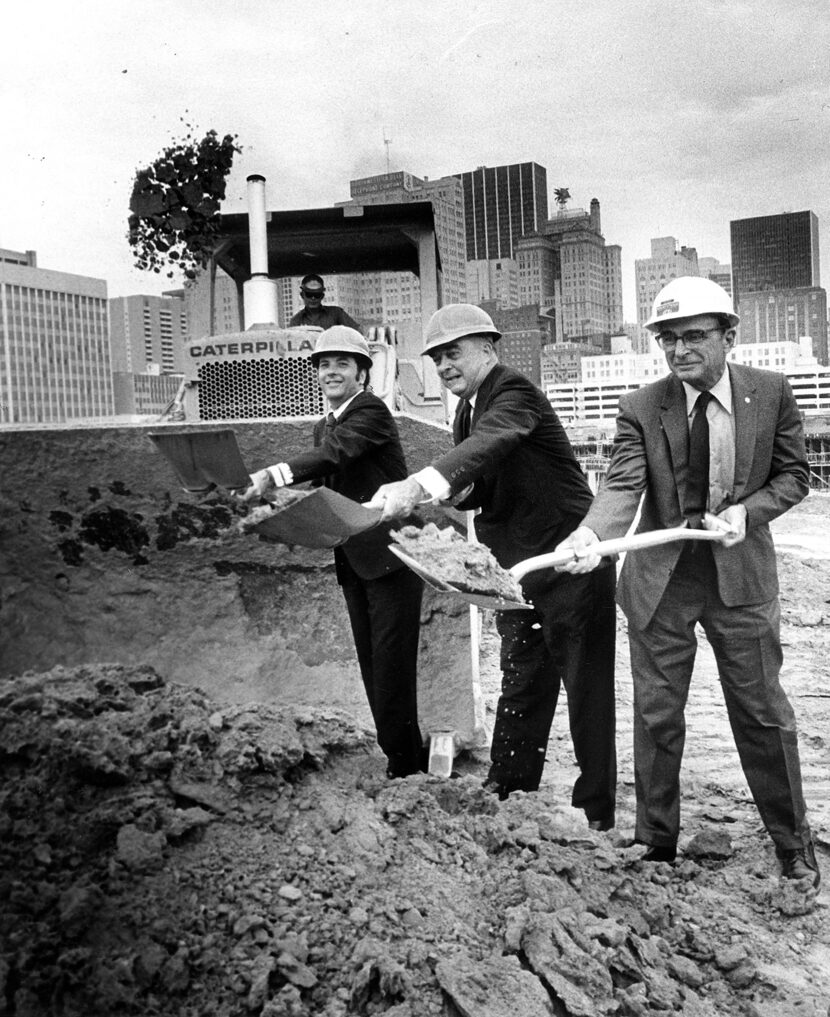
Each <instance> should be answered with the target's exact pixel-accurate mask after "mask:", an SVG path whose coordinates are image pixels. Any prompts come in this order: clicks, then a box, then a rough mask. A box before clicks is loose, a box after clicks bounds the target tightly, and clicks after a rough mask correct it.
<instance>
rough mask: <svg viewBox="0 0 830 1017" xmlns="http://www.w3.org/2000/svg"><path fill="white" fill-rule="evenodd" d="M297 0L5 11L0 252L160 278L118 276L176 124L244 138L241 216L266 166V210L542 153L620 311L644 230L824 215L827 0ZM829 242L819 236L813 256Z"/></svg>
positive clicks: (239, 162)
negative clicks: (619, 286)
mask: <svg viewBox="0 0 830 1017" xmlns="http://www.w3.org/2000/svg"><path fill="white" fill-rule="evenodd" d="M306 10H307V8H305V7H304V6H303V5H300V4H298V3H296V2H294V0H287V2H284V3H281V4H279V5H263V4H261V3H256V2H253V0H247V2H246V0H243V2H241V3H239V4H238V5H235V6H234V8H233V10H232V11H229V9H228V8H227V6H226V5H222V6H220V5H219V4H218V3H216V2H215V0H207V2H204V3H200V4H198V5H197V4H195V3H190V2H185V3H183V4H181V5H176V6H175V7H171V6H170V5H167V4H163V3H161V2H160V0H146V2H140V3H139V4H137V5H133V6H132V7H130V8H129V9H128V8H127V7H126V6H122V5H112V4H105V3H102V2H98V0H85V2H81V3H80V4H79V5H75V6H73V7H71V8H65V7H62V6H59V5H48V10H47V17H46V18H44V16H43V11H42V9H40V8H38V9H36V8H31V7H30V8H23V7H20V6H19V5H18V7H16V8H14V9H13V11H12V13H11V16H10V28H9V34H8V38H9V39H10V41H12V42H13V45H10V46H9V47H8V55H7V60H6V67H5V70H6V75H5V79H6V80H5V84H4V89H3V92H2V98H0V101H1V102H2V109H3V116H4V122H5V125H6V128H7V134H8V136H9V137H10V138H11V140H12V144H11V145H9V146H8V150H7V152H6V153H5V155H6V157H5V158H4V160H3V164H2V167H0V185H2V186H0V194H2V198H0V246H1V247H6V248H10V249H13V250H26V249H34V250H37V251H38V259H39V264H40V265H42V266H43V267H45V268H51V269H55V270H61V271H71V272H75V273H78V274H81V275H88V276H92V277H96V278H102V279H104V280H105V281H106V282H107V284H108V293H109V295H110V296H126V295H129V294H133V293H149V294H156V295H158V294H160V293H161V292H162V291H163V290H165V289H169V288H171V287H173V286H175V285H178V284H179V283H180V280H179V279H172V280H169V279H167V278H166V277H164V276H156V275H153V274H152V273H143V272H140V271H139V270H138V269H134V268H133V267H132V257H131V252H130V250H129V247H128V245H127V242H126V237H125V233H126V219H127V213H128V209H127V205H128V202H129V195H130V191H131V186H132V180H133V177H134V174H135V171H136V169H137V168H139V166H142V165H147V164H148V163H149V162H151V161H152V160H153V159H154V158H155V157H156V156H157V155H158V154H159V152H160V151H161V149H162V148H163V147H164V146H165V145H166V144H169V143H170V142H171V140H173V139H174V138H175V137H177V136H178V137H180V136H182V134H184V133H185V131H186V128H185V126H184V124H185V122H186V123H189V124H192V126H193V131H194V133H197V134H200V135H201V134H202V133H204V132H205V131H206V130H208V129H216V130H217V131H218V132H220V133H225V132H230V133H235V134H236V135H237V136H238V141H239V143H240V144H241V145H242V146H243V147H244V151H243V152H242V153H241V155H238V156H237V158H236V161H235V166H234V169H233V171H232V174H231V177H230V178H229V181H228V199H227V201H226V203H225V205H224V207H223V210H224V211H227V212H239V211H244V210H245V178H246V176H247V175H248V174H249V173H252V172H259V173H262V174H263V175H264V176H266V178H267V181H268V184H267V203H268V207H269V209H290V208H295V209H296V208H306V207H307V208H313V207H326V206H331V205H333V204H334V203H336V202H340V201H344V200H347V199H348V196H349V195H348V186H349V181H350V180H352V179H358V178H361V177H365V176H370V175H373V174H377V173H383V172H384V171H385V170H386V169H391V170H404V171H407V172H410V173H413V174H415V175H417V176H422V177H429V178H430V179H431V178H435V177H440V176H445V175H450V174H455V173H462V172H469V171H472V170H475V169H476V168H477V167H478V166H483V165H486V166H498V165H508V164H513V163H519V162H527V161H532V162H537V163H538V164H539V165H541V166H544V167H545V169H546V170H547V177H548V188H549V192H550V193H549V195H548V199H549V201H551V199H552V197H553V194H552V192H553V189H554V188H556V187H568V188H569V189H570V192H571V195H572V202H571V206H572V207H582V208H585V209H587V208H588V207H589V204H590V201H591V199H592V198H598V199H599V200H600V202H601V203H602V208H603V234H604V236H605V238H606V241H607V242H608V243H610V244H619V245H620V246H621V248H622V264H623V302H624V310H625V318H626V320H627V321H634V320H636V291H635V284H634V261H635V260H636V259H637V258H642V257H647V256H648V252H649V246H650V240H651V238H653V237H660V236H674V237H676V238H677V240H678V243H679V244H682V245H687V246H691V247H695V248H696V249H697V251H698V254H699V256H701V257H715V258H717V259H718V260H719V261H721V262H724V263H728V262H729V260H730V249H729V223H730V221H731V220H733V219H740V218H745V217H750V216H759V215H771V214H777V213H780V212H791V211H801V210H805V209H810V210H811V211H813V212H815V213H816V215H817V216H818V219H819V226H820V229H821V226H822V225H824V224H826V221H827V218H828V211H829V210H830V209H829V206H828V200H830V199H828V194H827V189H826V183H825V181H826V179H827V176H828V161H830V156H829V155H828V151H827V147H826V145H825V144H823V143H822V141H821V139H822V138H824V137H826V136H827V119H828V114H830V103H828V102H827V98H826V96H827V85H828V79H829V78H830V72H828V67H827V61H826V59H824V58H822V56H821V54H822V53H826V51H827V42H828V41H830V25H828V19H827V18H826V7H825V5H824V3H819V2H813V0H806V2H799V3H796V4H794V5H790V6H788V8H787V10H786V11H784V10H782V9H781V8H780V5H776V4H774V3H772V2H771V0H765V2H761V3H760V4H755V5H752V6H751V7H750V6H749V5H746V4H743V3H738V2H733V3H729V4H723V3H715V2H714V0H702V2H699V3H694V4H686V5H683V6H680V5H677V6H675V5H667V4H665V3H661V4H659V5H658V4H656V3H648V2H647V3H640V4H632V3H624V4H617V3H611V2H610V0H608V2H604V0H603V2H598V3H595V4H593V5H580V4H577V3H576V2H572V0H565V2H560V3H557V4H555V5H549V4H543V3H540V2H535V0H531V2H529V3H528V4H526V5H523V7H522V9H521V16H517V14H516V13H515V11H514V9H513V8H512V7H509V6H508V5H506V4H504V3H501V2H495V0H490V2H484V3H477V4H474V5H469V4H462V3H460V2H452V0H451V2H447V3H443V4H442V5H440V7H438V6H437V5H436V6H433V5H430V4H426V5H422V6H420V7H414V6H412V5H406V6H403V5H383V4H380V3H376V2H374V0H367V2H364V3H361V4H358V5H348V4H346V3H345V2H342V0H333V2H331V3H330V4H328V5H326V8H325V12H324V14H325V16H323V17H320V18H317V19H316V20H313V19H309V18H308V17H307V16H304V13H305V12H306ZM528 22H531V27H532V31H529V30H528ZM805 38H809V39H810V46H809V47H805V46H804V39H805ZM664 68H671V72H670V73H668V72H666V71H665V70H664ZM341 69H347V70H348V73H341ZM827 244H828V239H827V230H826V229H825V230H824V231H823V235H822V243H821V248H822V249H821V254H822V256H823V260H824V262H825V265H827V264H828V257H830V255H828V249H827Z"/></svg>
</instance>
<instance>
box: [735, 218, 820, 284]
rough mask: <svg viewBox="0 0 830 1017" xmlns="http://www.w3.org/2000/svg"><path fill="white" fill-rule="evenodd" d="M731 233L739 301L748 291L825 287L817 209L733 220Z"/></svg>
mask: <svg viewBox="0 0 830 1017" xmlns="http://www.w3.org/2000/svg"><path fill="white" fill-rule="evenodd" d="M729 234H730V239H731V244H732V285H733V294H732V295H733V297H734V299H735V302H736V303H737V302H738V301H740V299H741V297H742V296H743V294H744V293H759V292H761V291H762V290H786V289H791V288H794V287H798V288H802V287H805V286H821V278H820V275H821V273H820V271H819V249H818V219H817V217H816V214H815V213H814V212H810V211H805V212H783V213H781V214H780V215H760V216H755V217H753V218H751V219H733V220H732V222H730V224H729Z"/></svg>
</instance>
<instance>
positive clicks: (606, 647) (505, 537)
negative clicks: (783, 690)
mask: <svg viewBox="0 0 830 1017" xmlns="http://www.w3.org/2000/svg"><path fill="white" fill-rule="evenodd" d="M499 338H500V333H499V332H498V330H497V329H496V328H495V326H494V325H493V322H492V319H491V318H490V317H489V315H487V314H486V313H485V312H484V311H483V310H482V309H481V308H480V307H476V306H475V305H473V304H449V305H447V306H445V307H442V308H440V309H439V310H438V311H436V312H435V314H434V315H433V316H432V318H431V320H430V322H429V324H428V326H427V330H426V343H425V348H424V354H425V355H427V356H429V357H431V358H432V360H433V361H434V363H435V366H436V368H437V370H438V375H439V377H440V379H441V381H442V383H443V384H444V385H445V386H446V388H447V389H449V391H450V392H452V393H453V395H455V396H457V397H458V399H459V403H458V407H457V412H456V417H455V422H454V425H453V438H454V440H455V443H456V444H455V447H454V448H453V449H452V451H450V452H448V453H447V454H446V455H443V456H441V457H440V458H439V459H437V460H436V461H435V462H434V463H432V465H431V466H429V467H427V468H426V469H424V470H421V471H420V472H418V473H416V474H414V475H412V476H411V477H409V478H407V479H406V480H405V481H402V482H400V483H396V484H388V485H385V486H383V487H381V488H380V490H379V491H378V493H377V495H376V496H375V499H373V500H374V501H375V503H376V504H383V505H384V518H385V519H394V518H396V517H397V516H400V515H403V514H405V513H406V512H409V511H411V509H412V507H413V506H414V505H415V504H417V503H418V502H419V501H422V500H423V499H424V498H428V497H433V498H435V499H437V500H443V501H447V500H451V501H452V502H453V504H455V505H457V507H459V508H462V509H478V510H479V512H478V515H477V516H476V519H475V530H476V536H477V537H478V539H479V540H480V541H481V542H482V543H483V544H486V545H487V546H488V547H489V548H490V549H491V550H492V552H493V554H494V556H495V557H496V559H497V561H498V562H499V563H500V564H501V565H502V566H504V567H505V568H509V567H510V566H511V565H514V564H515V563H516V562H517V561H520V560H522V559H524V558H529V557H533V556H535V555H538V554H543V553H545V552H546V551H552V550H553V549H554V547H555V546H556V545H557V543H558V542H559V541H561V540H562V538H563V537H564V536H565V534H566V533H569V532H570V530H571V529H572V528H573V526H574V525H575V523H576V522H577V521H578V520H579V519H581V518H582V516H583V515H584V514H585V512H586V511H587V509H588V506H589V505H590V504H591V490H590V488H589V486H588V482H587V480H586V479H585V475H584V474H583V472H582V470H581V469H580V467H579V464H578V463H577V461H576V458H575V456H574V453H573V449H572V448H571V444H570V442H569V441H568V438H567V435H566V434H565V430H564V428H563V427H562V425H561V423H560V422H559V419H558V417H557V416H556V414H555V413H554V411H553V409H552V408H551V405H550V402H549V401H548V400H547V398H546V397H545V395H544V393H542V392H541V391H540V390H539V389H538V388H537V387H536V386H535V385H533V384H532V382H530V381H528V379H527V378H525V377H524V376H523V375H521V374H519V373H518V372H517V371H514V370H511V369H510V368H508V367H504V366H503V365H501V364H499V362H498V357H497V356H496V342H497V340H498V339H499ZM614 578H615V576H614V570H613V568H612V567H610V565H609V566H606V567H605V568H603V569H600V570H598V571H597V572H596V573H594V574H592V575H586V576H566V575H562V574H557V573H556V572H555V571H554V570H553V569H546V570H542V571H538V572H534V573H531V574H530V575H529V576H528V577H527V578H526V579H525V580H524V581H523V583H522V585H523V589H524V593H525V597H526V599H527V600H529V601H531V602H532V604H533V610H532V611H499V612H497V614H496V625H497V627H498V631H499V635H500V636H501V665H502V675H503V680H502V691H501V696H500V698H499V702H498V708H497V712H496V723H495V730H494V732H493V745H492V749H491V767H490V772H489V775H488V778H487V782H486V786H487V787H488V788H490V789H492V790H493V791H494V792H496V793H498V794H499V796H500V797H501V798H505V797H507V795H508V794H510V793H511V792H512V791H535V790H536V789H537V788H538V787H539V783H540V780H541V777H542V770H543V767H544V763H545V753H546V750H547V744H548V738H549V735H550V728H551V723H552V721H553V716H554V711H555V709H556V703H557V699H558V696H559V691H560V686H561V685H562V684H564V686H565V690H566V693H567V699H568V711H569V719H570V728H571V736H572V738H573V745H574V752H575V755H576V759H577V762H578V764H579V768H580V771H581V772H580V776H579V777H578V779H577V781H576V784H575V786H574V789H573V795H572V804H573V805H574V806H575V807H577V808H581V809H583V810H584V811H585V814H586V816H587V818H588V821H589V823H590V825H591V826H592V827H593V828H594V829H598V830H607V829H610V828H611V827H613V825H614V811H615V802H616V748H615V711H614V642H615V609H614V595H613V588H614ZM586 579H587V580H588V582H584V581H583V580H586Z"/></svg>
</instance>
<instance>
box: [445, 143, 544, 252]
mask: <svg viewBox="0 0 830 1017" xmlns="http://www.w3.org/2000/svg"><path fill="white" fill-rule="evenodd" d="M456 176H457V177H458V178H459V180H460V181H461V184H462V187H463V194H464V218H465V222H466V234H467V261H494V260H496V259H500V258H512V257H513V252H514V248H515V245H516V242H517V241H518V240H519V238H520V237H523V236H524V235H525V234H527V233H533V232H535V231H536V230H539V229H541V228H542V225H543V224H544V222H545V220H546V219H547V217H548V182H547V171H546V170H545V168H544V167H543V166H539V165H538V164H537V163H535V162H521V163H514V164H512V165H510V166H495V167H488V166H479V167H478V169H475V170H472V171H470V172H468V173H457V174H456Z"/></svg>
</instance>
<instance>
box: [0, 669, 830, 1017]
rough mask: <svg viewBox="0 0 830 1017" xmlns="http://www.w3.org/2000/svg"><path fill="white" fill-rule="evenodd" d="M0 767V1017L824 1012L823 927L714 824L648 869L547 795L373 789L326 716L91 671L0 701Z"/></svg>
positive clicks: (744, 839) (730, 825) (12, 688)
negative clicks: (679, 855)
mask: <svg viewBox="0 0 830 1017" xmlns="http://www.w3.org/2000/svg"><path fill="white" fill-rule="evenodd" d="M458 765H459V766H460V767H462V768H463V760H462V761H459V764H458ZM0 768H1V769H2V778H3V779H2V791H0V873H1V874H0V902H2V904H1V906H0V916H1V917H0V1007H5V1009H4V1011H3V1012H4V1013H7V1014H10V1015H15V1017H36V1015H41V1014H43V1015H47V1014H49V1015H52V1014H54V1015H57V1014H60V1015H63V1017H75V1015H78V1017H81V1015H83V1017H93V1015H102V1017H103V1015H112V1014H141V1015H156V1014H158V1015H162V1014H163V1015H165V1017H177V1015H193V1017H196V1015H199V1017H206V1015H217V1017H218V1015H222V1017H228V1015H240V1017H242V1015H251V1014H254V1015H264V1017H277V1015H289V1017H290V1015H294V1017H306V1015H309V1017H310V1015H312V1014H314V1015H318V1014H319V1015H324V1017H345V1015H349V1014H366V1015H369V1014H386V1015H388V1017H423V1015H427V1017H428V1015H436V1017H438V1015H446V1017H452V1015H459V1014H461V1015H465V1017H506V1015H510V1017H517V1015H522V1017H534V1015H537V1014H539V1015H544V1014H550V1015H558V1017H562V1015H571V1017H596V1015H605V1014H609V1015H610V1014H614V1015H622V1017H645V1015H651V1014H655V1013H666V1014H668V1013H679V1014H684V1015H692V1017H694V1015H701V1017H703V1015H707V1017H708V1015H719V1014H735V1015H737V1014H741V1015H752V1017H773V1015H775V1017H789V1015H795V1014H799V1015H802V1017H804V1015H811V1017H812V1015H817V1014H819V1013H822V1014H826V1012H827V1008H826V1001H827V998H828V994H830V973H828V972H827V969H826V965H822V963H821V958H820V956H819V954H818V952H817V950H818V946H817V944H818V943H819V942H823V943H824V949H825V951H826V948H827V938H826V937H827V923H826V917H825V916H824V915H823V913H822V911H821V909H817V908H816V898H815V894H814V893H808V892H805V890H804V889H803V888H800V887H798V886H795V885H785V884H783V883H782V882H781V881H780V880H779V879H778V878H777V877H776V875H775V872H774V869H773V868H772V867H771V865H770V861H769V857H768V855H769V849H768V846H767V844H766V841H765V836H764V835H763V833H762V832H760V831H759V830H758V829H757V823H754V822H752V820H749V821H746V820H745V815H746V814H747V813H745V812H744V811H742V809H741V807H740V806H736V807H735V808H734V809H732V810H731V811H730V809H729V808H727V809H726V811H725V812H722V813H721V814H720V818H721V820H722V823H721V824H720V826H721V828H720V829H718V828H717V827H716V828H715V829H714V830H713V829H712V821H713V819H714V818H716V817H714V812H713V813H712V814H711V815H710V816H709V817H708V818H709V822H708V825H707V826H705V827H703V828H702V829H701V830H699V831H697V833H695V834H694V835H693V836H692V837H691V839H690V841H689V843H688V844H686V845H685V846H684V852H683V861H682V863H681V864H680V865H678V866H677V867H676V868H672V867H670V866H668V865H665V864H658V865H649V864H648V863H644V862H642V861H641V860H640V859H641V855H642V851H643V849H642V848H641V847H637V846H633V845H631V844H630V842H629V841H626V840H624V839H623V838H622V837H621V836H618V835H613V836H607V835H601V834H595V833H593V832H592V831H589V830H587V829H586V828H585V825H584V820H581V819H578V818H574V816H575V813H574V812H573V811H572V810H569V809H567V808H564V807H561V806H558V805H557V804H555V802H554V796H553V794H552V793H551V792H550V791H545V790H543V791H542V792H540V793H539V794H536V795H522V794H519V795H515V796H512V797H511V798H510V799H509V800H508V801H507V802H504V803H499V802H498V801H497V800H496V799H495V798H494V797H493V796H491V795H488V794H487V793H486V792H485V791H484V790H483V788H482V786H481V778H480V776H479V775H477V774H474V773H469V772H468V773H466V774H463V775H461V776H459V777H458V778H457V779H451V780H442V779H439V778H436V777H431V776H428V775H426V774H425V775H421V776H416V777H411V778H408V779H406V780H395V781H388V780H386V778H385V777H384V776H383V766H382V760H381V758H380V756H379V753H378V750H377V748H376V747H375V746H374V738H373V735H372V733H371V732H369V731H366V730H364V729H363V728H361V727H360V726H358V725H357V724H355V722H354V721H353V720H351V719H350V718H349V717H348V716H347V715H345V714H340V713H337V712H335V711H330V710H317V709H302V710H299V709H296V708H294V709H291V708H286V709H277V708H274V707H269V706H263V705H257V704H249V705H238V706H227V705H224V706H221V707H220V706H217V705H216V704H214V703H212V702H211V701H210V700H209V699H208V698H207V697H206V696H205V695H204V694H203V693H202V692H200V691H199V690H197V689H194V688H191V687H185V686H179V685H173V684H168V683H165V682H164V681H163V679H162V678H161V677H160V676H159V675H158V674H157V673H156V672H154V671H153V670H152V669H151V668H149V667H145V666H132V667H127V666H122V665H118V664H101V665H97V666H83V667H76V668H73V669H65V668H55V669H54V670H52V671H50V672H48V673H45V674H26V675H23V676H22V677H18V678H13V679H8V680H5V681H3V682H2V683H1V684H0ZM749 814H750V815H751V813H749ZM811 944H812V945H811ZM825 956H826V953H825ZM782 957H783V958H784V959H787V960H788V961H789V962H790V964H789V967H790V969H792V968H793V966H796V967H797V968H798V982H797V987H794V982H793V977H794V976H793V973H792V970H789V969H788V967H787V965H786V964H783V963H782ZM822 972H823V973H822ZM822 1000H823V1002H822ZM822 1006H823V1007H824V1009H823V1010H822V1009H821V1007H822Z"/></svg>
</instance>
